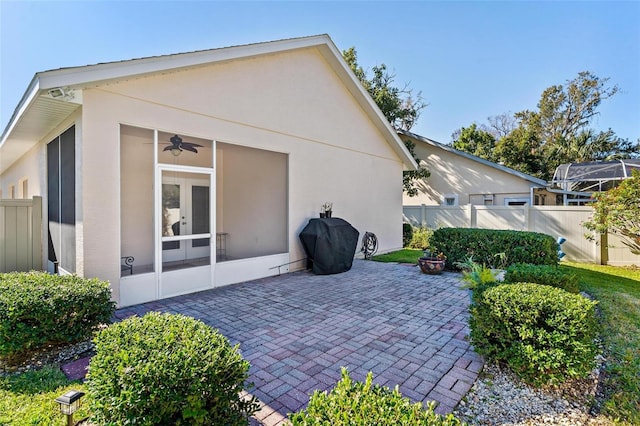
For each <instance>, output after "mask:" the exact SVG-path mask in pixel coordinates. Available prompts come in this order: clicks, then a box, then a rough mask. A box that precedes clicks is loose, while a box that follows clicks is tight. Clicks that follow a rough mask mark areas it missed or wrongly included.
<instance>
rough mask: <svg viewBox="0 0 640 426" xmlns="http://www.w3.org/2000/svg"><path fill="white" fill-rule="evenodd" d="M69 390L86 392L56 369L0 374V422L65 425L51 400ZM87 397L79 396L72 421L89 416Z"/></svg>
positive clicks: (19, 424)
mask: <svg viewBox="0 0 640 426" xmlns="http://www.w3.org/2000/svg"><path fill="white" fill-rule="evenodd" d="M71 389H74V390H78V391H81V392H86V388H85V386H84V385H82V384H81V383H78V382H71V381H69V380H68V379H67V377H66V376H65V375H64V374H63V373H62V371H60V369H59V368H53V367H45V368H43V369H42V370H38V371H31V372H28V373H24V374H19V375H15V376H10V377H0V425H13V426H27V425H52V426H58V425H59V426H64V425H66V424H67V421H66V416H64V415H62V414H61V413H60V406H59V405H58V403H57V402H55V401H54V400H55V399H56V398H57V397H59V396H60V395H63V394H64V393H65V392H67V391H69V390H71ZM87 398H88V396H85V397H84V398H83V399H82V402H83V405H82V406H81V407H80V409H79V410H78V411H77V412H76V413H75V414H74V420H75V421H78V420H82V419H83V418H85V417H87V416H88V415H89V414H88V411H87V409H86V400H87Z"/></svg>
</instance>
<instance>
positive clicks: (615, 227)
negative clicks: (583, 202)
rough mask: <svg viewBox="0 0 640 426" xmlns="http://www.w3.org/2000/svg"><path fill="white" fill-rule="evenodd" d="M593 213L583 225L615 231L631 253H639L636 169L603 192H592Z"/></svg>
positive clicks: (638, 177) (598, 231)
mask: <svg viewBox="0 0 640 426" xmlns="http://www.w3.org/2000/svg"><path fill="white" fill-rule="evenodd" d="M593 209H594V213H593V217H592V218H591V220H589V221H588V222H586V223H585V224H584V226H585V227H586V228H587V229H588V230H589V231H591V234H589V235H587V238H589V239H594V238H595V235H594V234H596V235H597V234H605V233H607V232H609V233H611V234H614V235H618V236H619V237H620V238H621V241H622V243H623V244H624V245H626V246H627V247H628V248H629V250H630V251H631V253H633V254H638V255H640V171H637V170H634V171H633V173H632V174H631V177H630V178H628V179H625V180H623V181H622V182H621V183H620V185H618V186H617V187H615V188H613V189H610V190H609V191H606V192H600V193H598V194H596V202H595V203H594V204H593Z"/></svg>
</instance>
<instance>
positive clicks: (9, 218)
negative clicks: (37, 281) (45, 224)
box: [0, 197, 42, 272]
mask: <svg viewBox="0 0 640 426" xmlns="http://www.w3.org/2000/svg"><path fill="white" fill-rule="evenodd" d="M31 269H36V270H39V269H42V198H41V197H33V199H32V200H0V272H11V271H29V270H31Z"/></svg>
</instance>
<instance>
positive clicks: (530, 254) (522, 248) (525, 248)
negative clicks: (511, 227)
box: [430, 228, 558, 269]
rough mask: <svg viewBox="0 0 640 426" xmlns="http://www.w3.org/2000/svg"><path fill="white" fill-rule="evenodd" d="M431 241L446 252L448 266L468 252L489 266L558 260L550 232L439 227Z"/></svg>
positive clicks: (451, 265) (539, 263)
mask: <svg viewBox="0 0 640 426" xmlns="http://www.w3.org/2000/svg"><path fill="white" fill-rule="evenodd" d="M430 242H431V246H433V247H435V248H436V249H437V251H441V252H443V253H444V254H445V255H446V256H447V268H448V269H453V268H454V265H455V263H456V262H464V260H465V259H467V258H468V257H469V256H473V259H474V260H475V261H476V262H477V263H480V264H482V265H486V266H487V267H489V268H495V267H497V266H502V265H503V264H504V265H511V264H514V263H532V264H535V265H556V264H557V263H558V245H557V243H556V241H555V240H554V239H553V237H551V236H549V235H546V234H540V233H537V232H525V231H507V230H493V229H475V228H440V229H437V230H436V231H435V232H434V233H433V236H432V237H431V241H430ZM496 253H499V254H500V255H499V256H498V255H496ZM503 253H504V254H503Z"/></svg>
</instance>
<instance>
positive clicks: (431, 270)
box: [418, 250, 447, 275]
mask: <svg viewBox="0 0 640 426" xmlns="http://www.w3.org/2000/svg"><path fill="white" fill-rule="evenodd" d="M446 260H447V256H445V255H444V253H442V252H440V253H439V254H436V255H435V256H434V255H432V253H431V251H430V250H425V252H424V256H423V257H421V258H419V259H418V265H419V266H420V270H421V271H422V272H423V273H425V274H431V275H437V274H441V273H442V271H444V265H445V263H446Z"/></svg>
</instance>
